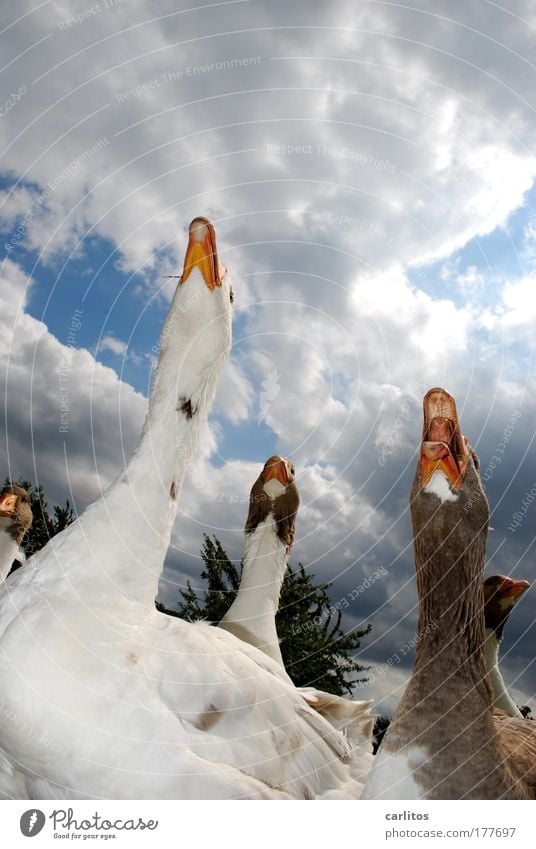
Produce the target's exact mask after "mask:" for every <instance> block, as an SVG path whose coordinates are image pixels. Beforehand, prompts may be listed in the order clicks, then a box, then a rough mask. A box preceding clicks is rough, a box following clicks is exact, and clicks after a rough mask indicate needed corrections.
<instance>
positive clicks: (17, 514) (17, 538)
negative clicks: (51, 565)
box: [0, 484, 33, 584]
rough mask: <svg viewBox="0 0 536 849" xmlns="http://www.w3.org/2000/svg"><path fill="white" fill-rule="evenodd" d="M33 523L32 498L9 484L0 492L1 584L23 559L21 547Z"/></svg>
mask: <svg viewBox="0 0 536 849" xmlns="http://www.w3.org/2000/svg"><path fill="white" fill-rule="evenodd" d="M32 521H33V516H32V508H31V505H30V497H29V495H28V493H27V492H26V490H25V489H22V487H20V486H15V485H13V484H9V485H8V486H5V487H4V488H3V490H2V491H1V492H0V584H1V583H2V582H3V581H5V579H6V578H7V576H8V575H9V572H10V570H11V567H12V565H13V561H14V560H15V559H16V558H19V559H20V558H21V551H20V545H21V543H22V540H23V539H24V536H25V534H26V532H27V531H28V529H29V528H30V527H31V524H32Z"/></svg>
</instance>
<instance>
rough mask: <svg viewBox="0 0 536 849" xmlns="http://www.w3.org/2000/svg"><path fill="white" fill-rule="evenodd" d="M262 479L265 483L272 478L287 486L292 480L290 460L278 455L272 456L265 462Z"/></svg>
mask: <svg viewBox="0 0 536 849" xmlns="http://www.w3.org/2000/svg"><path fill="white" fill-rule="evenodd" d="M262 479H263V481H264V483H268V481H271V480H278V481H279V483H280V484H281V485H282V486H287V484H289V483H290V480H291V476H290V472H289V467H288V461H287V460H283V459H282V458H281V457H278V456H275V457H270V459H269V460H267V461H266V463H265V466H264V469H263V472H262Z"/></svg>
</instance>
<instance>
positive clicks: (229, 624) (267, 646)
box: [219, 455, 300, 670]
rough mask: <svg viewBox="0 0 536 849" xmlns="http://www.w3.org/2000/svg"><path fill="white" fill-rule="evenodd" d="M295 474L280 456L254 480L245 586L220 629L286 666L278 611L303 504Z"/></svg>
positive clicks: (242, 579)
mask: <svg viewBox="0 0 536 849" xmlns="http://www.w3.org/2000/svg"><path fill="white" fill-rule="evenodd" d="M294 475H295V472H294V466H293V464H292V463H291V462H290V460H285V459H283V458H282V457H279V456H277V455H275V456H273V457H270V458H269V459H268V460H267V461H266V463H265V464H264V468H263V470H262V472H261V474H260V475H259V477H258V478H257V480H256V481H255V483H254V484H253V487H252V489H251V493H250V497H249V513H248V517H247V521H246V528H245V542H244V556H243V565H242V576H241V579H240V587H239V589H238V593H237V595H236V598H235V600H234V602H233V604H232V605H231V607H230V608H229V610H228V611H227V613H226V614H225V616H224V617H223V619H222V620H221V622H220V623H219V627H220V628H225V630H226V631H230V632H231V633H232V634H235V636H237V637H239V638H240V639H241V640H244V641H245V642H247V643H250V644H251V645H253V646H257V648H259V649H262V651H263V652H265V654H267V655H268V656H269V657H271V658H272V659H273V660H275V661H276V662H277V663H278V664H279V666H280V667H281V669H283V670H284V665H283V658H282V656H281V648H280V646H279V639H278V636H277V629H276V624H275V615H276V613H277V610H278V608H279V596H280V593H281V586H282V584H283V579H284V577H285V572H286V571H287V565H288V559H289V555H290V549H291V546H292V543H293V541H294V528H295V524H296V514H297V511H298V506H299V503H300V498H299V494H298V489H297V487H296V483H295V480H294Z"/></svg>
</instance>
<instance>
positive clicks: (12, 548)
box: [0, 518, 19, 583]
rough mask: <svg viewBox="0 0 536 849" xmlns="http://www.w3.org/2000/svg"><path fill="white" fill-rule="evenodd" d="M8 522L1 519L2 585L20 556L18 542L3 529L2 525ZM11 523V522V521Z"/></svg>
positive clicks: (0, 563)
mask: <svg viewBox="0 0 536 849" xmlns="http://www.w3.org/2000/svg"><path fill="white" fill-rule="evenodd" d="M6 521H8V520H5V519H3V518H0V583H2V582H3V581H5V579H6V578H7V576H8V575H9V572H10V569H11V567H12V565H13V561H14V560H15V558H16V557H18V555H19V546H18V543H17V541H16V540H14V539H13V537H12V536H11V534H10V533H9V532H8V531H7V530H6V528H5V527H2V523H4V522H6ZM9 523H11V520H9Z"/></svg>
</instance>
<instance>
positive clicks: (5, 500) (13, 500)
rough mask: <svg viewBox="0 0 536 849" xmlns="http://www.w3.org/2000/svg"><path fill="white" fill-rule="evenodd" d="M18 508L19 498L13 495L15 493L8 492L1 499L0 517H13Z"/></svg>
mask: <svg viewBox="0 0 536 849" xmlns="http://www.w3.org/2000/svg"><path fill="white" fill-rule="evenodd" d="M16 506H17V496H16V495H13V493H10V492H6V493H5V494H4V495H2V496H1V497H0V516H2V517H3V518H8V517H10V516H13V513H14V512H15V507H16Z"/></svg>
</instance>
